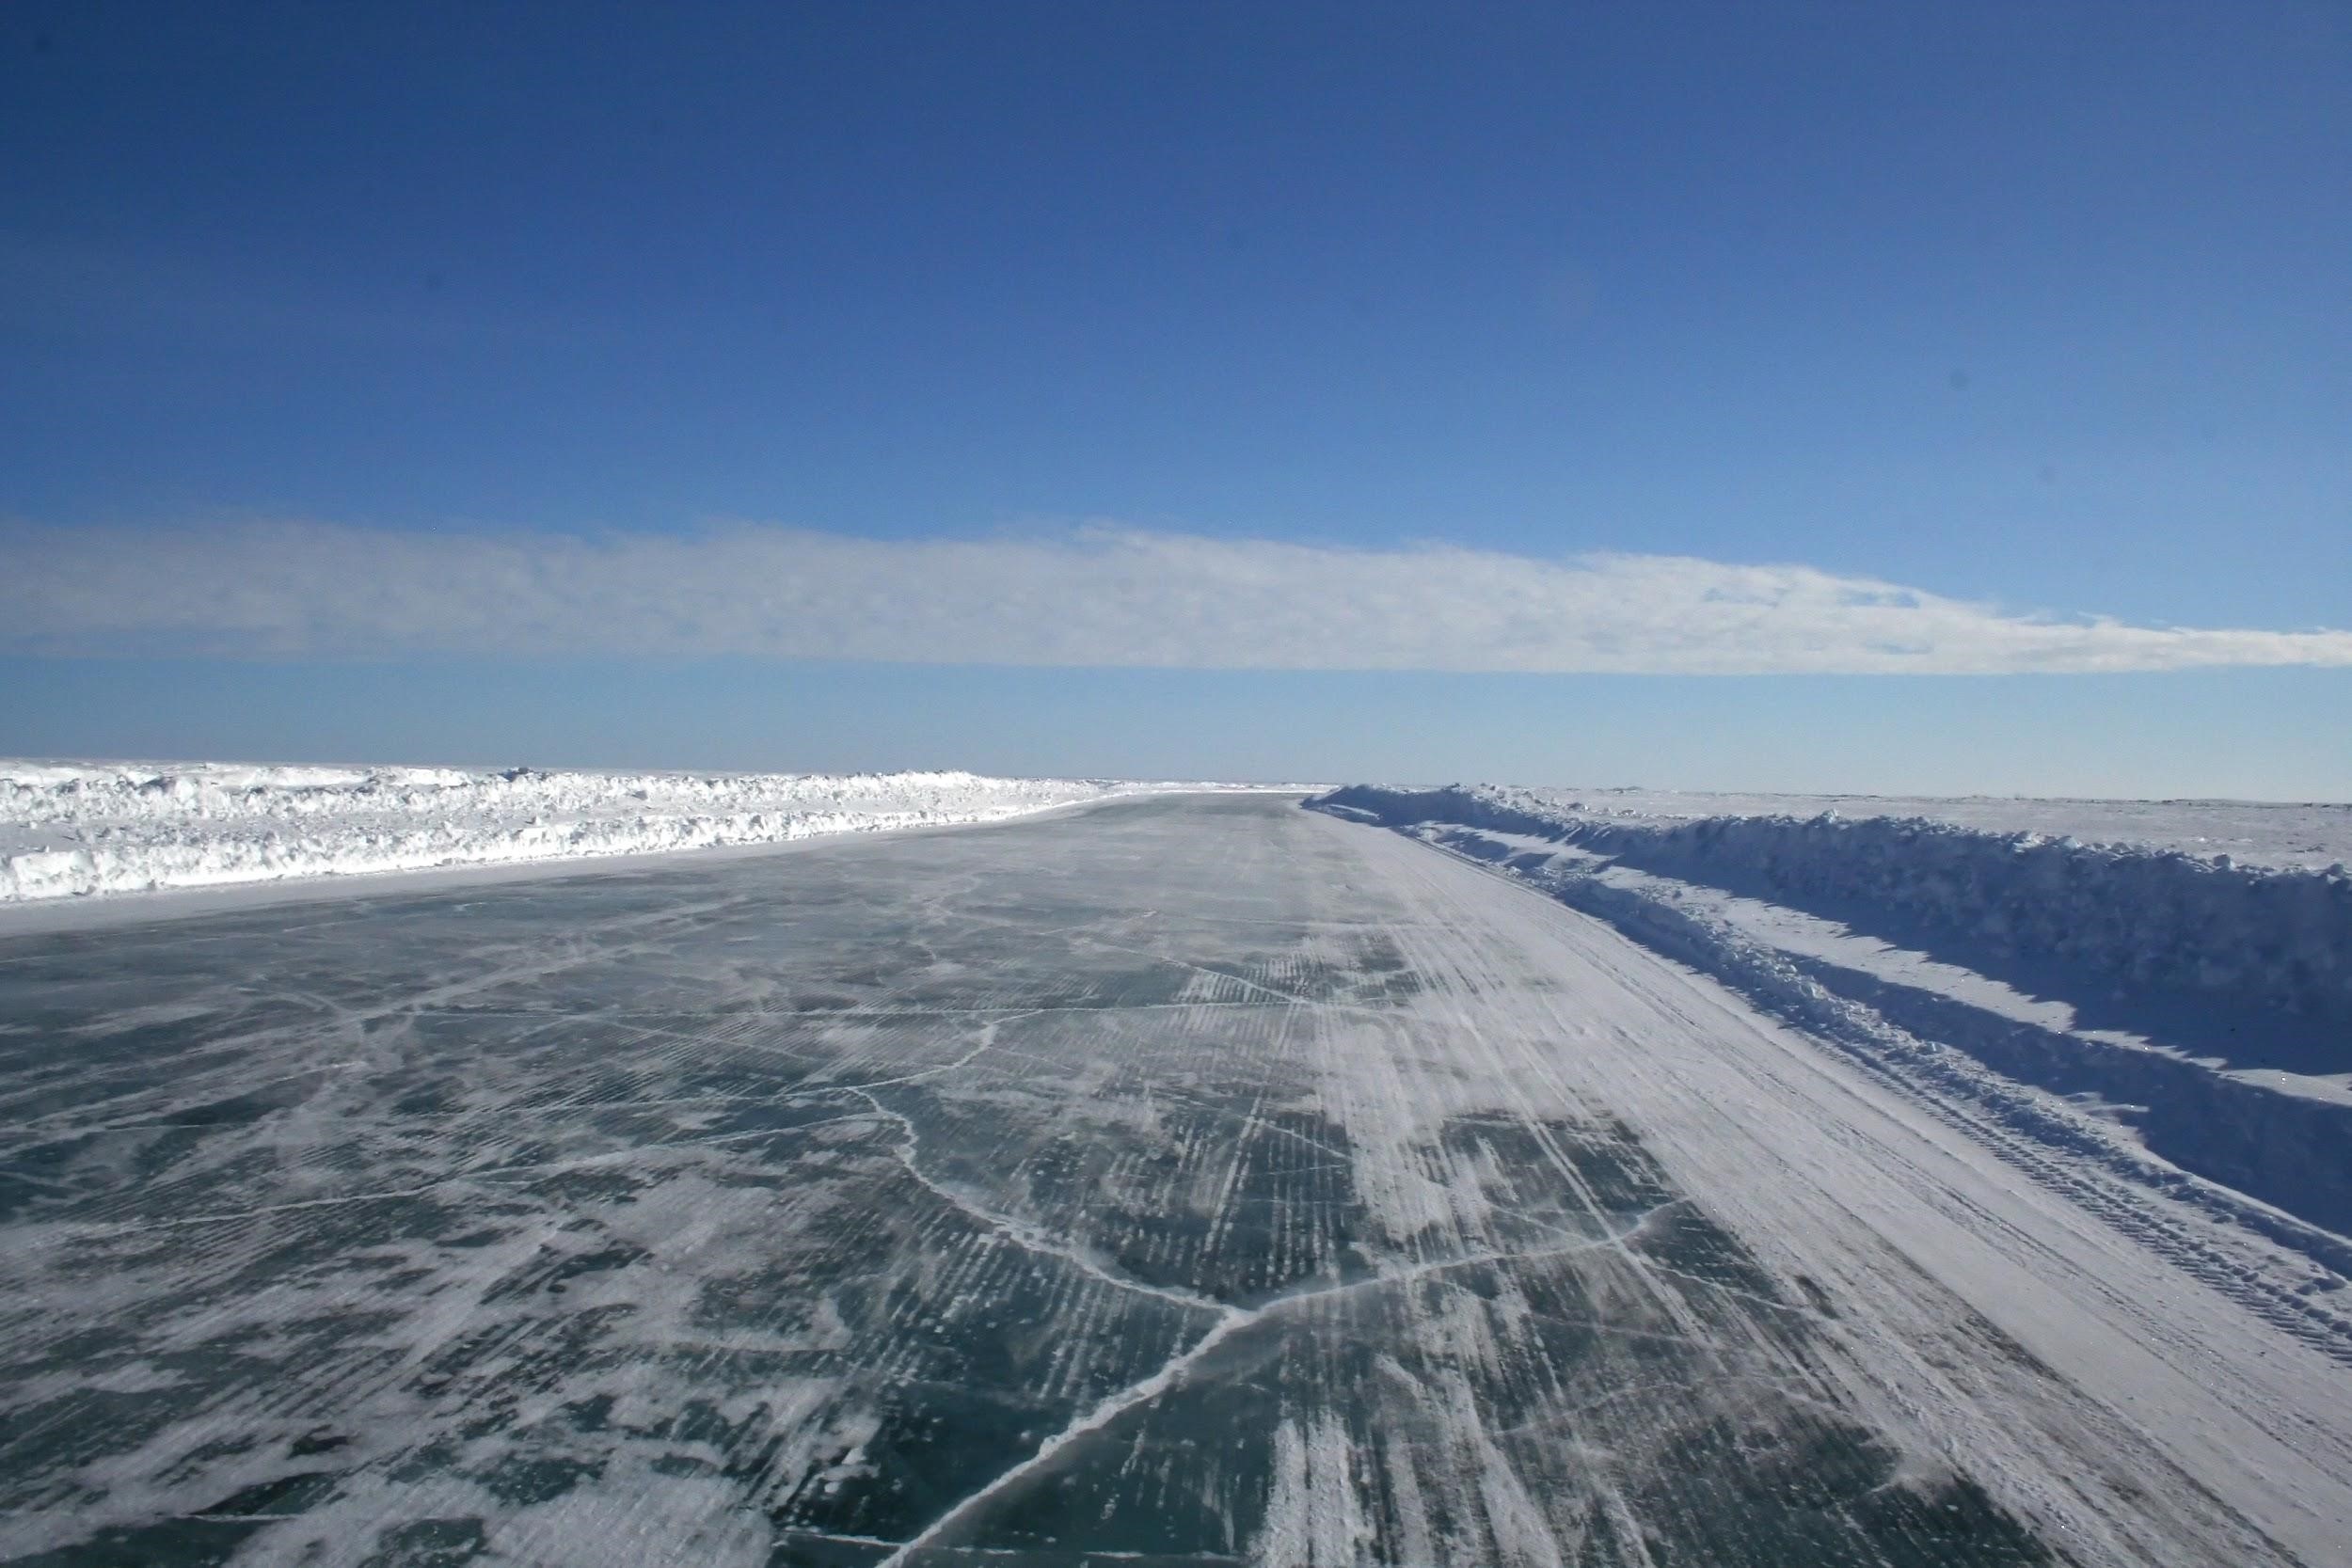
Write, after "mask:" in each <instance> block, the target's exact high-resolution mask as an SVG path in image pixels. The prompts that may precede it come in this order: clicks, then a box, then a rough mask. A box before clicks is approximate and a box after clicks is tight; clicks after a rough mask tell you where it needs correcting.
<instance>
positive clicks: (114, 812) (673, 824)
mask: <svg viewBox="0 0 2352 1568" xmlns="http://www.w3.org/2000/svg"><path fill="white" fill-rule="evenodd" d="M1155 787H1163V786H1154V785H1151V784H1123V783H1111V782H1106V781H1103V780H1091V779H999V778H990V777H987V776H985V775H983V774H977V773H966V772H952V771H949V772H914V773H853V774H824V773H722V774H690V773H595V772H543V771H541V770H539V769H537V768H506V769H502V770H499V771H482V770H469V769H463V768H314V767H275V766H260V765H246V764H234V763H164V764H140V763H85V762H24V761H0V904H8V903H23V902H27V901H30V900H35V899H47V898H60V897H71V896H75V895H87V894H102V893H103V894H114V893H144V892H151V891H154V890H158V889H164V888H197V887H217V886H221V885H224V884H230V883H240V882H259V881H275V880H278V879H287V878H303V877H321V876H333V875H350V874H353V873H367V872H387V871H421V870H427V869H434V868H439V867H447V866H469V865H489V864H499V863H513V862H524V861H548V860H567V859H574V858H578V857H583V856H593V855H627V854H644V853H649V852H656V851H667V850H676V849H702V848H711V847H719V846H724V845H757V844H776V843H782V842H784V841H786V840H789V839H800V838H808V837H812V836H815V835H817V834H820V833H840V832H871V831H875V830H881V829H891V828H913V827H926V826H938V825H944V824H950V823H969V822H993V821H997V820H1000V819H1002V818H1005V817H1009V816H1022V815H1024V814H1025V813H1029V812H1037V811H1045V810H1050V809H1052V808H1054V807H1057V806H1069V805H1075V804H1080V803H1083V802H1086V801H1089V800H1104V799H1105V798H1108V797H1110V796H1114V795H1121V794H1132V793H1136V792H1139V791H1149V790H1152V789H1153V788H1155Z"/></svg>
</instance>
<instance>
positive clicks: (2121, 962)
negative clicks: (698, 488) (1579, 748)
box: [1311, 784, 2352, 1066]
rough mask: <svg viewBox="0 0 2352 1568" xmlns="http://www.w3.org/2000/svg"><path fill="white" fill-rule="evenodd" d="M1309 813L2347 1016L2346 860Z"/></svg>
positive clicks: (1379, 802) (1396, 801) (1785, 823)
mask: <svg viewBox="0 0 2352 1568" xmlns="http://www.w3.org/2000/svg"><path fill="white" fill-rule="evenodd" d="M1311 804H1315V805H1319V806H1323V807H1326V808H1329V807H1339V808H1342V809H1343V810H1347V811H1353V812H1357V813H1360V814H1362V815H1363V816H1365V817H1367V818H1369V819H1372V820H1375V821H1377V822H1379V823H1381V824H1383V825H1385V826H1390V827H1402V826H1406V825H1409V824H1412V823H1417V822H1443V823H1453V824H1458V825H1460V826H1463V827H1470V828H1484V829H1489V830H1492V831H1495V832H1506V833H1520V834H1527V835H1532V836H1534V837H1539V838H1545V839H1549V840H1552V841H1554V842H1556V843H1560V844H1565V845H1569V846H1572V847H1576V848H1579V849H1581V850H1584V851H1585V852H1587V853H1590V854H1595V855H1601V856H1606V857H1608V858H1609V859H1611V860H1613V861H1614V862H1616V863H1619V864H1622V865H1626V866H1630V867H1633V868H1635V869H1638V870H1642V871H1647V872H1652V873H1656V874H1659V875H1661V876H1667V877H1674V878H1678V879H1685V880H1689V881H1693V882H1701V883H1705V884H1708V885H1709V886H1713V887H1720V888H1724V889H1726V890H1728V891H1731V892H1734V893H1740V894H1745V895H1751V896H1755V897H1759V898H1764V899H1767V900H1770V901H1771V902H1773V903H1777V904H1784V905H1788V906H1789V907H1791V908H1795V909H1800V910H1805V911H1810V912H1813V913H1817V914H1824V915H1828V916H1830V917H1832V918H1836V919H1847V918H1850V917H1851V913H1852V911H1854V910H1855V909H1856V908H1867V909H1868V910H1870V911H1874V912H1876V913H1878V914H1881V915H1884V916H1891V917H1893V919H1894V920H1895V921H1896V922H1898V923H1899V924H1900V925H1901V926H1902V927H1908V928H1911V929H1915V930H1927V931H1933V932H1938V933H1942V934H1945V935H1947V936H1948V937H1952V938H1957V939H1959V940H1961V941H1963V942H1966V943H1968V944H1970V945H1971V946H1974V947H1977V948H1979V949H1981V950H1983V951H1986V952H1990V953H1992V954H1995V955H1999V956H2002V957H2005V958H2019V959H2031V960H2037V961H2039V960H2044V959H2057V960H2060V961H2063V962H2067V963H2071V964H2074V965H2077V966H2080V967H2083V968H2086V969H2089V970H2091V971H2095V972H2097V973H2098V974H2102V975H2104V976H2106V977H2107V978H2108V979H2110V980H2112V981H2116V982H2121V983H2123V984H2125V985H2132V986H2140V987H2160V988H2163V989H2165V990H2172V991H2182V992H2189V993H2194V994H2198V995H2201V996H2203V997H2205V998H2207V999H2210V1000H2212V1001H2214V1002H2217V1003H2219V1004H2221V1005H2223V1006H2230V1007H2249V1008H2255V1009H2259V1010H2261V1011H2263V1012H2265V1013H2276V1014H2284V1015H2289V1016H2291V1017H2295V1018H2298V1019H2305V1020H2310V1021H2312V1022H2325V1023H2329V1024H2344V1023H2347V1022H2352V876H2347V875H2346V874H2345V872H2344V866H2343V865H2342V864H2341V863H2337V864H2333V865H2329V866H2327V867H2325V868H2322V869H2304V868H2296V867H2286V866H2253V865H2241V864H2238V863H2235V862H2233V860H2232V859H2231V857H2229V856H2227V855H2221V856H2217V857H2215V858H2213V859H2210V860H2208V859H2202V858H2200V857H2197V856H2194V855H2190V854H2187V853H2185V852H2183V851H2181V850H2179V849H2176V848H2157V847H2147V846H2138V845H2128V844H2101V845H2091V844H2084V843H2080V842H2078V841H2076V840H2075V839H2074V838H2071V837H2057V838H2053V837H2050V836H2048V835H2046V834H2043V833H2039V832H2007V833H2003V832H1985V831H1982V830H1979V829H1973V828H1967V827H1963V826H1959V825H1956V824H1953V823H1949V822H1942V821H1936V820H1933V819H1931V818H1927V817H1916V816H1913V817H1900V816H1866V817H1858V818H1849V817H1843V816H1837V815H1836V814H1835V813H1831V812H1824V813H1822V814H1821V815H1820V816H1813V817H1810V818H1800V817H1794V816H1703V817H1697V818H1691V819H1679V820H1677V819H1673V818H1633V819H1628V818H1626V817H1622V816H1614V815H1607V814H1602V813H1597V812H1588V811H1585V810H1583V809H1581V806H1580V805H1579V804H1577V803H1575V802H1560V801H1557V800H1551V799H1549V798H1547V797H1546V796H1545V795H1543V794H1541V793H1539V792H1535V791H1530V790H1524V789H1516V788H1509V787H1504V786H1498V785H1463V784H1453V785H1448V786H1446V787H1444V788H1442V789H1430V790H1401V789H1389V788H1381V787H1377V786H1373V785H1363V784H1356V785H1349V786H1347V787H1344V788H1341V789H1335V790H1332V791H1330V792H1328V793H1327V794H1324V795H1321V796H1318V797H1316V798H1315V799H1314V800H1313V801H1311ZM1873 928H1874V929H1875V928H1876V927H1873ZM1880 934H1888V933H1886V932H1884V931H1881V933H1880ZM2346 1065H2347V1066H2352V1063H2347V1064H2346Z"/></svg>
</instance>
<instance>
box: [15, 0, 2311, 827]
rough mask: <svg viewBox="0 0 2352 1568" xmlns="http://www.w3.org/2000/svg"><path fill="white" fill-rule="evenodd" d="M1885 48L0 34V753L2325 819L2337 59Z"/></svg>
mask: <svg viewBox="0 0 2352 1568" xmlns="http://www.w3.org/2000/svg"><path fill="white" fill-rule="evenodd" d="M1946 11H1947V14H1940V15H1930V14H1929V13H1928V12H1927V9H1926V8H1914V7H1877V6H1860V5H1854V6H1833V7H1819V8H1808V7H1804V6H1780V7H1746V6H1724V7H1709V6H1698V5H1685V6H1664V7H1655V8H1599V7H1594V8H1565V7H1560V8H1555V7H1544V8H1534V7H1529V8H1511V7H1492V8H1439V7H1434V6H1431V7H1419V8H1398V7H1379V6H1372V7H1366V6H1360V5H1349V6H1331V7H1317V6H1306V5H1302V6H1293V7H1284V8H1267V7H1262V6H1143V5H1135V6H1078V5H1068V6H1044V7H1038V6H1017V5H995V6H985V7H980V6H962V5H947V6H938V7H906V6H883V7H880V8H872V7H849V6H841V7H801V8H768V7H757V8H739V9H728V8H719V7H699V8H674V9H661V10H653V9H645V8H599V7H594V6H563V7H553V6H550V7H544V8H529V7H515V8H481V7H450V8H436V7H429V6H426V7H402V8H391V7H384V8H319V7H312V6H298V7H284V8H272V7H267V6H262V7H252V8H240V9H239V10H237V11H236V12H235V13H234V16H233V20H224V13H219V12H215V11H214V10H212V9H209V8H193V7H179V6H168V7H138V6H108V7H103V8H98V7H87V6H43V5H21V6H17V7H13V8H9V9H8V11H7V12H6V13H5V14H0V151H5V156H0V364H5V365H6V367H7V369H6V370H5V371H0V432H6V434H5V435H0V445H5V448H6V451H5V461H0V517H5V518H6V519H7V521H6V522H5V523H0V530H4V531H0V552H11V553H14V554H15V555H16V556H17V562H18V569H17V570H16V571H15V572H14V573H13V574H10V576H11V577H12V578H13V580H14V582H15V584H16V588H15V590H14V592H15V594H16V595H17V596H16V597H15V598H14V599H10V598H9V597H8V594H9V590H8V587H7V586H6V584H5V583H0V653H5V655H6V658H5V667H4V668H0V750H7V751H15V752H96V753H101V754H126V753H127V754H157V753H164V754H190V753H210V754H243V755H254V756H289V757H300V756H333V757H338V758H370V757H383V758H386V759H393V758H401V759H408V758H413V759H416V760H455V761H473V760H478V761H499V762H506V761H517V760H528V761H533V762H539V763H543V764H561V763H573V762H578V763H595V762H614V763H622V762H627V763H634V764H646V765H653V764H660V763H663V762H674V763H675V764H676V765H679V766H691V767H725V766H735V767H766V766H773V767H793V766H811V767H837V766H852V765H856V764H859V763H861V762H867V761H870V762H872V763H873V764H875V765H878V766H888V765H893V764H896V763H899V762H908V761H919V760H930V761H938V762H945V763H955V762H965V761H969V762H971V763H972V764H974V765H976V766H985V767H990V768H1006V769H1014V770H1035V771H1087V772H1170V771H1174V772H1186V773H1202V774H1233V773H1248V774H1256V775H1264V774H1285V775H1299V776H1308V777H1317V778H1321V777H1332V776H1337V775H1340V774H1343V773H1344V774H1349V775H1354V774H1380V775H1388V776H1402V777H1413V778H1438V777H1449V778H1450V777H1456V776H1470V777H1517V778H1522V779H1544V780H1557V781H1562V782H1580V783H1586V782H1589V783H1605V782H1623V783H1642V784H1653V785H1673V784H1688V785H1692V786H1723V787H1740V786H1758V787H1772V786H1779V787H1792V788H1794V787H1810V788H1836V787H1854V788H1882V789H1895V788H1906V789H1930V790H1952V791H1959V790H1968V789H1995V790H2053V791H2059V790H2063V791H2096V792H2106V793H2154V794H2176V793H2208V792H2221V793H2233V794H2246V795H2282V796H2304V797H2310V796H2319V797H2329V798H2346V797H2352V668H2347V667H2346V661H2347V655H2346V653H2345V647H2346V644H2345V643H2344V641H2342V640H2340V639H2313V638H2312V637H2310V636H2309V634H2311V633H2313V632H2316V631H2322V630H2326V629H2329V628H2335V629H2341V628H2346V627H2352V418H2347V416H2352V284H2347V281H2346V280H2347V279H2348V278H2352V189H2348V188H2347V186H2352V172H2347V165H2346V162H2345V160H2344V148H2345V147H2347V146H2352V14H2348V13H2346V12H2345V11H2344V9H2343V8H2341V7H2336V6H2331V5H2314V6H2309V7H2297V6H2293V5H2265V6H2261V7H2244V6H2211V7H2201V8H2191V7H2167V6H2161V5H2159V6H2147V5H2132V6H2124V5H2113V6H2077V7H2068V6H2024V5H2018V6H2006V5H1988V6H1981V7H1960V8H1946ZM1089 529H1091V530H1092V531H1091V532H1073V531H1082V530H1089ZM1105 530H1107V532H1105ZM1106 539H1107V540H1108V541H1109V542H1108V543H1105V542H1104V541H1105V540H1106ZM582 541H585V542H586V543H585V544H583V543H582ZM747 541H748V542H747ZM661 542H667V543H668V544H669V545H670V546H673V547H671V548H669V549H666V550H662V549H656V548H652V547H651V546H654V545H657V544H660V543H661ZM943 542H976V543H977V544H979V545H981V546H987V547H986V548H983V549H982V551H981V553H980V554H978V555H976V556H961V555H960V556H955V557H953V558H948V557H943V556H941V555H939V554H938V551H937V546H940V545H941V544H942V543H943ZM868 544H871V545H873V546H874V547H872V548H868V547H867V546H868ZM1281 546H1304V547H1305V548H1304V549H1303V550H1299V551H1285V550H1283V549H1282V548H1281ZM485 551H486V552H488V553H485ZM1597 553H1598V555H1599V556H1600V557H1601V558H1602V559H1601V561H1600V562H1599V563H1598V564H1597V565H1596V564H1595V563H1594V558H1595V556H1596V554H1597ZM1658 557H1672V558H1688V560H1687V561H1685V562H1684V563H1683V564H1682V565H1681V566H1678V567H1676V568H1675V569H1674V570H1672V571H1664V570H1654V569H1651V568H1650V567H1647V566H1642V565H1641V564H1640V563H1641V562H1645V561H1647V560H1649V559H1650V558H1658ZM1626 558H1630V559H1631V560H1632V561H1633V562H1635V565H1634V566H1632V567H1629V566H1626V565H1624V564H1623V562H1624V561H1625V560H1626ZM290 562H294V563H301V569H299V570H298V569H297V568H296V565H295V564H290ZM803 562H805V563H813V564H808V565H806V566H805V568H803V566H802V565H799V564H796V563H803ZM943 562H945V564H943ZM1610 562H1618V564H1615V565H1612V564H1610ZM1516 563H1524V565H1525V567H1526V568H1527V569H1526V570H1525V571H1518V569H1517V564H1516ZM1758 566H1772V567H1789V568H1802V569H1804V572H1805V573H1807V574H1809V575H1807V576H1803V577H1784V578H1772V579H1771V580H1769V581H1761V582H1759V579H1756V578H1753V577H1751V576H1747V575H1743V574H1742V570H1741V569H1743V568H1751V567H1758ZM306 572H307V573H308V574H309V575H307V576H306V575H305V573H306ZM779 576H782V577H792V578H796V580H797V581H798V586H797V588H795V589H794V590H793V591H792V592H791V593H787V594H782V595H781V596H778V595H777V594H772V593H771V578H776V577H779ZM1506 578H1515V579H1516V580H1518V581H1519V582H1521V583H1524V584H1533V585H1534V586H1533V587H1530V588H1527V589H1525V590H1524V591H1523V592H1520V593H1519V594H1518V600H1517V601H1516V602H1515V603H1514V605H1513V607H1512V608H1511V610H1510V611H1509V613H1508V614H1503V613H1502V612H1500V611H1498V612H1496V613H1495V614H1492V615H1488V614H1486V613H1484V612H1482V611H1481V610H1479V609H1478V608H1477V607H1478V606H1479V605H1480V604H1482V603H1486V602H1489V601H1491V600H1493V599H1494V598H1495V597H1496V595H1495V594H1492V593H1490V592H1489V589H1490V587H1491V585H1492V584H1494V583H1496V582H1498V581H1500V580H1503V579H1506ZM1333 584H1340V585H1342V586H1336V587H1335V586H1332V585H1333ZM485 585H486V586H485ZM444 590H447V591H446V592H444ZM1905 594H1909V595H1910V600H1909V602H1901V601H1902V597H1903V595H1905ZM795 595H797V596H795ZM1890 595H1891V596H1892V597H1890ZM1857 600H1868V601H1871V602H1872V603H1873V604H1877V603H1878V602H1879V601H1881V600H1883V601H1885V603H1884V605H1883V606H1882V607H1881V608H1882V609H1883V616H1880V612H1879V611H1878V610H1873V611H1872V612H1871V615H1872V616H1874V617H1879V618H1867V617H1866V619H1867V624H1864V622H1862V621H1857V620H1856V618H1855V616H1854V615H1852V614H1851V613H1849V612H1848V611H1849V609H1850V607H1851V604H1852V603H1853V602H1855V601H1857ZM1726 603H1732V604H1736V605H1739V606H1742V607H1747V608H1743V609H1740V610H1739V611H1738V612H1737V613H1734V612H1732V611H1728V610H1724V608H1723V607H1724V605H1725V604H1726ZM1627 605H1629V606H1631V607H1632V610H1631V611H1629V612H1628V613H1627V614H1626V615H1623V616H1619V617H1617V618H1615V619H1611V618H1610V615H1606V614H1602V613H1601V612H1602V611H1609V612H1611V613H1612V614H1613V613H1614V611H1615V610H1617V609H1618V608H1620V607H1621V606H1627ZM289 606H308V607H310V608H309V609H308V610H302V611H300V612H297V611H296V610H290V609H289ZM992 606H993V607H996V608H994V609H993V610H992V608H991V607H992ZM1105 606H1107V607H1109V608H1108V609H1105V608H1104V607H1105ZM1597 615H1599V616H1600V618H1601V619H1603V620H1607V621H1608V622H1609V624H1608V625H1607V626H1605V627H1601V628H1600V629H1596V626H1595V617H1596V616H1597ZM763 616H764V617H766V618H767V619H766V620H763V619H762V617H763ZM2086 616H2090V617H2109V618H2112V619H2111V620H2108V621H2104V622H2086V621H2085V620H2083V617H2086ZM787 621H788V623H789V625H788V626H783V625H781V623H784V622H787ZM9 622H13V623H14V629H13V630H11V628H10V626H9V625H8V623H9ZM2053 626H2056V627H2058V628H2059V629H2058V631H2055V632H2054V631H2052V629H2051V628H2052V627H2053ZM2084 626H2090V627H2091V628H2092V629H2091V630H2090V631H2087V632H2086V631H2084V630H2083V629H2082V628H2083V627H2084ZM2103 627H2104V628H2106V629H2100V628H2103ZM2182 628H2189V629H2191V630H2193V631H2195V632H2197V633H2199V634H2202V633H2206V632H2215V631H2220V632H2234V633H2243V634H2248V635H2246V636H2242V637H2238V638H2236V639H2233V640H2232V639H2221V640H2217V639H2213V638H2206V637H2201V636H2200V637H2197V638H2184V637H2180V636H2170V635H2167V636H2163V637H2158V636H2154V635H2153V634H2155V633H2166V634H2170V633H2173V632H2176V631H2179V630H2181V629H2182ZM1317 664H1331V665H1336V666H1338V668H1333V669H1317V668H1313V667H1312V666H1314V665H1317ZM2305 664H2309V665H2315V666H2319V667H2318V668H2299V667H2296V666H2299V665H2305ZM1216 665H1225V666H1238V667H1229V668H1202V667H1201V666H1216ZM1889 665H1891V666H1892V667H1893V668H1897V669H1915V670H1917V671H1919V672H1921V673H1882V668H1883V667H1885V666H1889ZM1138 666H1140V667H1138ZM1152 666H1174V667H1173V668H1168V667H1152ZM1864 670H1868V671H1869V672H1870V673H1858V672H1861V671H1864ZM1716 671H1737V672H1741V673H1710V672H1716ZM1626 672H1640V673H1626ZM1842 672H1857V673H1842ZM1931 672H1932V673H1931Z"/></svg>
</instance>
